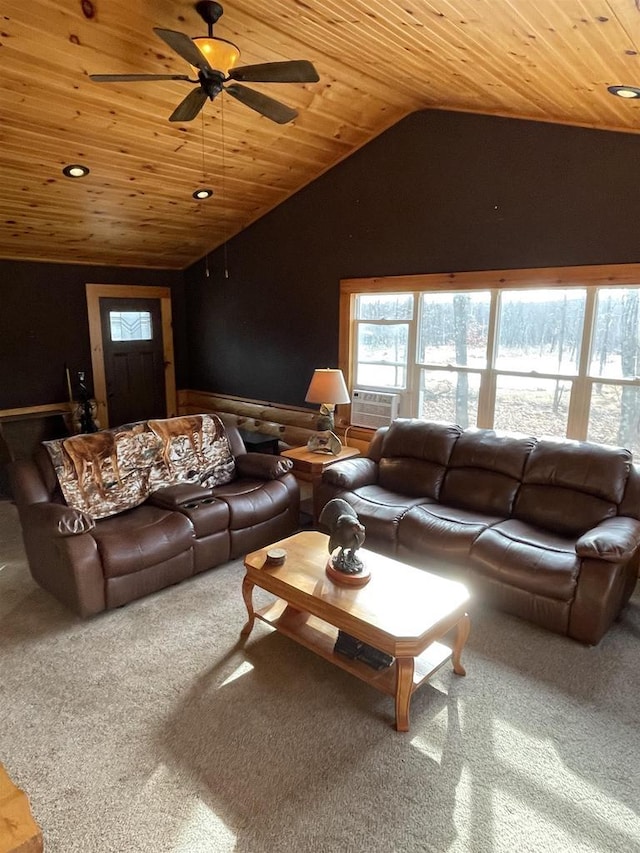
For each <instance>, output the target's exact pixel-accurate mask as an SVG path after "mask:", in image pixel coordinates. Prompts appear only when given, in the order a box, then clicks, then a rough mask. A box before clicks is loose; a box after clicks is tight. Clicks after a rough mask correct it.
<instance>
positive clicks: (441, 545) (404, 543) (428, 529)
mask: <svg viewBox="0 0 640 853" xmlns="http://www.w3.org/2000/svg"><path fill="white" fill-rule="evenodd" d="M499 521H501V518H500V516H495V515H487V514H485V513H479V512H471V511H469V510H466V509H460V508H457V507H450V506H444V505H442V504H439V503H432V504H421V505H419V506H414V507H411V509H410V510H408V511H407V512H406V513H405V514H404V515H403V516H402V519H401V520H400V522H399V528H398V557H400V558H402V557H407V558H409V557H410V556H413V557H414V558H415V557H416V556H419V555H421V554H424V555H425V559H426V560H428V561H429V562H430V561H431V558H432V557H435V558H439V557H440V558H442V559H443V560H450V561H460V560H465V559H466V557H467V556H468V554H469V552H470V550H471V546H472V545H473V543H474V542H475V540H476V539H477V538H478V536H479V535H480V534H481V533H482V531H483V530H486V529H487V527H490V526H491V525H492V524H497V523H498V522H499ZM409 561H410V562H411V560H409Z"/></svg>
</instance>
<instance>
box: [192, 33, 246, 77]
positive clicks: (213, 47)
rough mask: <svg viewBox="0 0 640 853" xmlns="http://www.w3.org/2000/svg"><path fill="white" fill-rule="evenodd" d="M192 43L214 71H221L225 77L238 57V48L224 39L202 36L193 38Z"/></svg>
mask: <svg viewBox="0 0 640 853" xmlns="http://www.w3.org/2000/svg"><path fill="white" fill-rule="evenodd" d="M193 43H194V44H195V46H196V47H197V48H198V50H199V51H200V52H201V53H202V55H203V56H204V57H205V59H206V60H207V62H208V63H209V65H210V66H211V67H212V68H214V69H215V70H216V71H221V72H222V73H223V74H224V75H225V77H226V76H227V74H228V73H229V70H230V69H231V68H233V66H234V65H235V64H236V62H237V61H238V60H239V59H240V48H239V47H237V46H236V45H235V44H234V43H233V42H231V41H227V40H226V39H219V38H215V37H211V38H209V37H207V36H202V37H198V38H194V39H193ZM196 71H197V69H196Z"/></svg>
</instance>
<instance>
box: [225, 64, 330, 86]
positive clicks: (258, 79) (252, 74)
mask: <svg viewBox="0 0 640 853" xmlns="http://www.w3.org/2000/svg"><path fill="white" fill-rule="evenodd" d="M319 79H320V78H319V77H318V72H317V71H316V69H315V68H314V67H313V64H312V63H311V62H309V61H308V60H306V59H291V60H289V61H286V62H262V63H260V64H259V65H244V66H242V65H241V66H240V67H239V68H232V69H231V71H229V80H240V81H241V82H243V83H317V82H318V80H319Z"/></svg>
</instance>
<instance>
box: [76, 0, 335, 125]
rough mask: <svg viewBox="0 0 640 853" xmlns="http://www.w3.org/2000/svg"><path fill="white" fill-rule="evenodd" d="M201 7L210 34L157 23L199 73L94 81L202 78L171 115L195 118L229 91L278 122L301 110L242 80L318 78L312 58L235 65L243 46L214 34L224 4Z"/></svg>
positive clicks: (204, 0)
mask: <svg viewBox="0 0 640 853" xmlns="http://www.w3.org/2000/svg"><path fill="white" fill-rule="evenodd" d="M195 9H196V11H197V12H198V14H199V15H200V17H201V18H202V19H203V21H204V22H205V23H206V24H207V25H208V28H209V35H208V36H207V37H204V36H203V37H196V38H193V39H191V38H189V36H187V35H185V34H184V33H181V32H177V31H176V30H164V29H161V28H160V27H154V28H153V31H154V33H155V34H156V35H157V36H159V37H160V38H161V39H162V40H163V41H164V42H165V44H167V45H168V46H169V47H170V48H171V49H172V50H174V51H175V52H176V53H177V54H178V55H179V56H181V57H182V58H183V59H184V60H185V61H186V62H188V63H189V65H191V66H193V68H194V70H195V69H197V72H198V77H197V78H196V79H193V78H191V77H189V76H187V75H186V74H90V75H89V79H90V80H93V81H94V83H134V82H139V81H149V80H184V81H186V82H187V83H192V84H196V83H197V84H198V88H197V89H193V90H192V91H191V92H190V93H189V94H188V95H187V96H186V98H184V99H183V100H182V101H181V102H180V103H179V104H178V106H177V107H176V108H175V110H174V111H173V112H172V113H171V115H170V116H169V121H192V119H194V118H195V117H196V116H197V115H198V113H199V112H200V110H201V109H202V108H203V106H204V105H205V103H206V102H207V98H208V99H209V100H211V101H212V100H213V99H214V98H215V97H216V96H217V95H219V94H220V93H221V92H223V91H224V92H227V93H228V94H229V95H231V97H232V98H235V99H236V100H238V101H240V102H241V103H243V104H245V105H246V106H247V107H250V108H251V109H252V110H256V112H259V113H260V114H261V115H263V116H266V117H267V118H269V119H271V121H275V122H277V123H278V124H286V123H287V122H289V121H292V120H293V119H294V118H295V117H296V116H297V115H298V113H297V111H296V110H294V109H291V107H288V106H286V104H282V103H280V101H276V100H275V99H274V98H270V97H269V96H268V95H264V94H262V93H261V92H256V91H254V90H253V89H248V88H247V87H246V86H242V85H240V83H239V82H236V81H242V82H244V83H317V82H318V80H319V79H320V78H319V77H318V73H317V71H316V69H315V68H314V67H313V64H312V63H311V62H309V61H308V60H306V59H294V60H289V61H284V62H263V63H260V64H258V65H245V66H240V67H238V68H234V67H233V66H234V65H235V63H236V62H237V61H238V59H239V57H240V50H239V49H238V48H237V47H236V45H235V44H233V43H232V42H230V41H227V40H226V39H221V38H216V37H214V35H213V25H214V24H215V23H216V22H217V21H218V20H219V18H220V16H221V15H222V13H223V9H222V6H221V5H220V4H219V3H214V2H212V0H201V2H199V3H196V4H195ZM230 81H231V82H230Z"/></svg>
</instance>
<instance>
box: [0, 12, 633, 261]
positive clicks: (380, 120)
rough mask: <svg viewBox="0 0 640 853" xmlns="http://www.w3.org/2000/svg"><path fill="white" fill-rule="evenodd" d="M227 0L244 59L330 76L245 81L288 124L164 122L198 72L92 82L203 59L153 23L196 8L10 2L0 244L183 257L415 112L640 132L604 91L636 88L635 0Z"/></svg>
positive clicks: (3, 26) (51, 253)
mask: <svg viewBox="0 0 640 853" xmlns="http://www.w3.org/2000/svg"><path fill="white" fill-rule="evenodd" d="M223 5H224V14H223V16H222V18H221V19H220V21H219V22H218V23H217V24H216V25H215V28H214V34H215V35H216V36H218V37H222V38H225V39H229V40H231V41H232V42H235V43H236V44H237V45H238V46H239V47H240V49H241V58H240V61H239V64H240V65H249V64H254V63H262V62H272V61H280V60H289V59H309V60H311V61H312V62H313V63H314V65H315V67H316V69H317V71H318V73H319V76H320V80H319V82H317V83H310V84H309V83H305V84H297V83H286V84H281V83H278V84H274V83H271V84H251V88H253V89H255V90H256V91H261V92H264V93H265V94H269V95H270V96H272V97H275V98H277V99H278V100H280V101H282V102H284V103H286V104H288V105H290V106H292V107H294V108H295V109H297V110H298V113H299V115H298V117H297V118H296V119H295V120H294V121H293V122H291V123H289V124H285V125H279V124H275V123H274V122H272V121H270V120H269V119H268V118H265V117H263V116H261V115H260V114H259V113H257V112H255V111H254V110H252V109H249V108H248V107H247V106H245V105H244V104H242V103H239V102H238V101H237V100H234V99H233V98H231V97H230V96H229V95H228V94H222V95H219V96H218V97H217V98H216V99H215V100H213V101H212V102H209V101H208V102H207V103H206V105H205V107H204V109H203V111H202V112H201V114H200V115H199V116H198V117H197V118H196V119H195V120H193V121H191V122H182V123H180V122H178V123H170V122H169V121H168V120H167V119H168V117H169V115H170V114H171V113H172V111H173V109H174V108H175V107H176V105H177V104H178V103H179V101H180V100H182V98H183V97H184V96H185V95H186V94H187V93H188V91H189V88H188V87H189V84H188V83H186V82H183V81H162V82H138V83H117V84H116V83H108V84H96V83H94V82H92V81H91V80H89V77H88V75H89V74H105V73H115V74H125V73H149V74H156V73H157V74H189V73H191V70H190V69H189V67H188V66H187V64H186V63H185V62H184V60H182V59H181V58H180V57H179V56H178V55H177V54H176V53H174V52H173V51H172V50H171V49H170V48H168V47H167V45H166V44H165V43H164V42H163V41H161V40H160V39H159V38H158V37H157V36H156V35H155V34H154V33H153V28H154V27H161V28H165V29H174V30H179V31H181V32H184V33H186V34H187V35H189V36H197V35H206V25H205V24H204V23H203V21H202V19H201V18H200V17H199V15H198V14H197V12H196V11H195V9H194V4H193V2H188V0H60V1H59V2H56V0H4V2H3V3H2V5H1V6H0V73H1V75H2V78H1V79H2V82H1V87H0V119H1V125H0V145H1V154H0V222H1V223H2V227H1V228H0V258H14V259H24V260H26V259H35V260H52V261H64V262H77V263H95V264H114V265H123V266H142V267H168V268H177V269H182V268H184V267H186V266H188V265H189V264H191V263H192V262H194V261H196V260H197V259H198V258H200V257H202V256H203V255H204V254H206V253H207V252H209V251H211V250H212V249H214V248H216V247H217V246H219V245H220V244H222V243H223V242H224V241H225V239H227V238H229V237H231V236H232V235H234V234H236V233H238V232H239V231H241V230H242V229H243V228H246V227H247V225H249V224H250V223H251V222H253V221H255V220H256V219H257V218H259V217H260V216H262V215H264V214H265V213H266V212H267V211H269V210H270V209H272V208H273V207H275V206H276V205H278V204H280V203H281V202H282V201H284V200H285V199H286V198H287V197H288V196H290V195H291V194H292V193H294V192H296V190H298V189H300V188H301V187H303V186H305V185H306V184H308V183H309V182H310V181H312V180H313V179H314V178H316V177H318V176H319V175H320V174H321V173H323V172H324V171H326V170H327V169H329V168H331V166H333V165H335V164H336V163H337V162H339V161H340V160H341V159H343V158H345V157H348V156H349V155H350V154H351V153H353V152H354V151H355V150H356V149H358V148H359V147H361V146H362V145H364V144H366V143H367V142H368V141H369V140H370V139H372V138H373V137H375V136H377V135H378V134H379V133H381V132H382V131H383V130H385V129H386V128H388V127H389V126H390V125H392V124H394V123H396V122H397V121H399V120H400V119H401V118H402V117H403V116H405V115H407V114H408V113H410V112H412V111H414V110H419V109H425V108H435V109H448V110H462V111H471V112H478V113H487V114H495V115H500V116H511V117H518V118H528V119H535V120H539V121H553V122H562V123H565V124H575V125H583V126H586V127H596V128H603V129H607V130H612V131H626V132H633V133H636V132H638V130H639V128H640V100H623V99H621V98H615V97H612V96H611V95H610V94H609V93H608V92H607V86H609V85H616V84H625V85H638V86H640V0H369V2H360V0H227V2H225V3H223ZM639 145H640V140H639ZM69 163H83V164H86V165H87V166H88V167H89V168H90V170H91V171H90V173H89V175H88V176H87V177H85V178H82V179H76V180H72V179H69V178H66V177H64V176H63V175H62V168H63V167H64V166H65V165H66V164H69ZM203 185H204V186H207V187H211V188H213V189H214V191H215V194H214V196H213V197H212V198H210V199H208V200H205V201H195V200H194V199H193V197H192V192H193V191H194V190H195V189H196V188H198V187H200V186H203Z"/></svg>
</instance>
